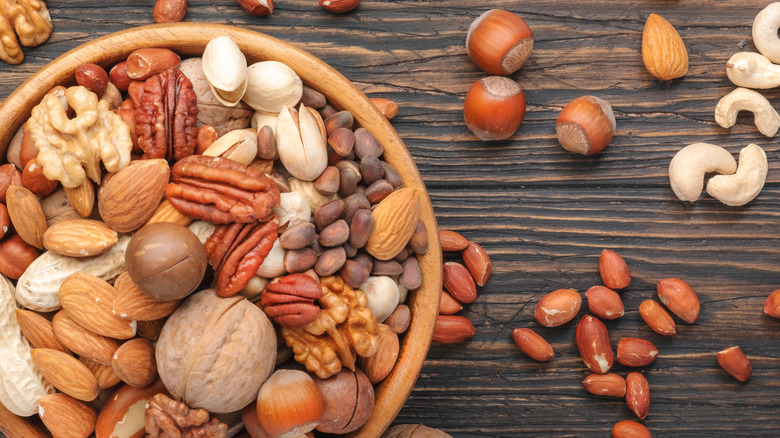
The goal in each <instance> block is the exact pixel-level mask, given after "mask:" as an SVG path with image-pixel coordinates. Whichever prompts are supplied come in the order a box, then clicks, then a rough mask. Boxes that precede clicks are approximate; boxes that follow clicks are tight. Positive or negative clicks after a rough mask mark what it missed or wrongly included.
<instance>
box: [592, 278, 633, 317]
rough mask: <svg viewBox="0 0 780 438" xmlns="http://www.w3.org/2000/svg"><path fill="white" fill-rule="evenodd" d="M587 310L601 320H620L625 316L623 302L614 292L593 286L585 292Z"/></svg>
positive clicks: (606, 288)
mask: <svg viewBox="0 0 780 438" xmlns="http://www.w3.org/2000/svg"><path fill="white" fill-rule="evenodd" d="M585 299H586V300H587V301H588V310H590V312H591V313H592V314H594V315H596V316H598V317H599V318H602V319H615V318H620V317H621V316H623V314H625V308H624V307H623V300H621V299H620V295H619V294H618V293H617V292H615V291H614V290H612V289H610V288H608V287H604V286H593V287H591V288H590V289H588V290H587V291H586V292H585Z"/></svg>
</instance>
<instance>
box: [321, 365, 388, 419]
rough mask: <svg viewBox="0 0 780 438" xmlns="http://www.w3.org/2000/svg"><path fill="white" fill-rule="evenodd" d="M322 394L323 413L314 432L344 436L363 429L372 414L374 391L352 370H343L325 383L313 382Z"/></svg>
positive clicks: (369, 384)
mask: <svg viewBox="0 0 780 438" xmlns="http://www.w3.org/2000/svg"><path fill="white" fill-rule="evenodd" d="M314 381H315V382H317V386H319V388H320V392H321V393H322V400H323V403H324V410H323V413H322V419H321V420H320V424H319V425H318V426H317V430H318V431H320V432H323V433H337V434H345V433H350V432H353V431H355V430H357V429H359V428H360V427H361V426H363V425H364V424H365V423H366V421H368V418H369V417H370V416H371V412H372V411H373V410H374V387H373V386H372V385H371V382H370V381H369V380H368V377H366V375H365V374H364V373H363V372H362V371H360V369H359V368H356V369H355V371H354V372H353V371H350V370H348V369H346V368H343V369H342V370H341V371H340V372H339V373H338V374H336V375H335V376H333V377H330V378H328V379H324V380H323V379H320V378H318V377H315V378H314Z"/></svg>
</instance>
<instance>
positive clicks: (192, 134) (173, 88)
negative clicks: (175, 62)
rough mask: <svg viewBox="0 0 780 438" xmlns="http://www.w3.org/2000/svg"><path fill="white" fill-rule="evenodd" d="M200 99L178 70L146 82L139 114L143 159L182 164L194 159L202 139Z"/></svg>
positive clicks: (175, 69)
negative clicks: (199, 117)
mask: <svg viewBox="0 0 780 438" xmlns="http://www.w3.org/2000/svg"><path fill="white" fill-rule="evenodd" d="M197 103H198V97H197V95H196V94H195V91H194V90H193V88H192V83H191V82H190V80H189V79H187V76H185V75H184V73H182V72H181V70H179V69H178V68H175V67H174V68H169V69H167V70H163V71H162V72H160V73H157V74H156V75H154V76H151V77H150V78H149V79H147V80H146V81H145V82H144V86H143V94H142V95H141V101H140V105H139V106H138V108H137V109H136V111H135V122H136V133H137V135H138V146H139V147H140V148H141V149H142V150H143V151H144V155H143V158H164V159H167V160H168V161H176V160H180V159H182V158H184V157H186V156H189V155H192V153H193V152H194V151H195V146H196V145H197V138H198V127H197V126H196V125H197V123H198V104H197Z"/></svg>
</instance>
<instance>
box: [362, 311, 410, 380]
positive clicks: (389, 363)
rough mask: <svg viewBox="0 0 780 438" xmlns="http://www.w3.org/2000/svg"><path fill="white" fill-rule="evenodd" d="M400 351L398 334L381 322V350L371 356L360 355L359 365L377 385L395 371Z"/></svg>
mask: <svg viewBox="0 0 780 438" xmlns="http://www.w3.org/2000/svg"><path fill="white" fill-rule="evenodd" d="M399 351H400V343H399V342H398V335H397V334H396V333H395V332H394V331H393V329H391V328H390V327H389V326H387V325H385V324H379V351H377V353H376V354H374V355H373V356H369V357H363V356H358V361H357V365H358V366H359V367H360V369H361V370H363V373H364V374H365V375H366V377H368V380H369V381H370V382H371V383H372V384H374V385H376V384H377V383H379V382H381V381H382V380H384V379H385V378H386V377H387V376H389V375H390V373H391V372H392V371H393V368H395V363H396V361H397V360H398V352H399Z"/></svg>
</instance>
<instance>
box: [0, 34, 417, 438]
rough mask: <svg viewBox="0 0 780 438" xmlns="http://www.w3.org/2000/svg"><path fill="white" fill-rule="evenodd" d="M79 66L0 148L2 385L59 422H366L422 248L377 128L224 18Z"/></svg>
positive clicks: (157, 427)
mask: <svg viewBox="0 0 780 438" xmlns="http://www.w3.org/2000/svg"><path fill="white" fill-rule="evenodd" d="M75 79H76V82H77V84H78V85H75V86H71V87H68V88H65V87H56V88H54V89H53V90H51V91H50V92H49V93H48V94H46V95H45V97H44V98H43V100H42V101H41V102H40V104H38V105H37V106H36V107H35V108H34V109H33V111H32V115H31V117H30V119H29V120H28V121H27V122H26V123H25V124H24V126H23V128H22V129H20V131H19V133H18V134H17V135H16V137H15V138H14V140H13V142H12V144H11V145H10V147H9V151H8V159H9V164H5V165H3V166H0V193H1V194H2V195H1V196H0V198H4V199H0V201H3V202H4V203H3V204H0V221H2V222H3V224H4V226H3V228H2V234H4V236H2V240H0V273H2V274H3V275H2V281H0V286H2V287H0V304H1V305H2V307H0V312H2V314H3V319H2V320H3V321H7V322H8V323H7V324H6V325H5V326H4V327H3V330H0V336H2V337H3V342H2V343H0V356H2V357H3V360H2V361H0V369H2V373H0V380H2V385H0V388H2V389H0V402H2V404H3V405H4V406H5V407H6V408H7V409H8V410H10V411H11V412H13V413H15V414H17V415H20V416H30V415H33V414H35V413H37V414H38V415H39V416H40V418H41V419H42V421H43V423H44V424H45V425H46V427H47V428H48V429H49V431H50V432H51V433H52V434H53V435H54V436H55V437H59V436H63V437H64V436H67V437H87V436H89V435H90V434H92V433H93V432H94V433H95V435H96V436H97V437H98V438H100V437H108V436H128V437H129V436H140V435H143V433H144V430H145V433H147V434H148V436H151V437H169V436H170V437H173V436H180V434H181V435H182V436H185V435H186V436H195V435H197V436H214V437H219V436H225V434H226V433H233V432H237V431H238V430H239V429H240V428H241V427H246V429H247V432H248V433H249V434H250V435H251V436H252V437H266V436H272V437H280V436H285V437H290V436H303V435H304V434H308V435H311V433H312V431H313V430H315V429H316V430H317V431H319V432H322V433H335V434H343V433H348V432H351V431H354V430H356V429H358V428H359V427H361V426H362V425H363V424H364V423H365V422H366V421H367V420H368V418H369V416H370V415H371V412H372V408H373V404H374V393H373V385H375V384H377V383H379V382H381V381H382V380H384V379H385V378H386V377H387V376H388V375H389V374H390V372H391V371H392V369H393V367H394V366H395V362H396V359H397V356H398V353H399V348H400V344H399V336H400V335H402V334H403V333H404V332H405V331H406V330H407V328H408V327H409V323H410V321H411V318H412V316H413V315H411V312H410V309H409V307H407V306H406V305H404V304H403V303H404V301H405V299H406V296H407V293H408V291H413V290H415V289H416V288H418V287H419V286H420V285H421V284H422V281H423V278H422V272H421V269H420V265H419V263H418V261H417V257H416V256H417V255H419V254H424V253H425V252H426V251H428V239H427V230H426V227H425V224H424V223H423V222H422V221H421V220H420V203H421V202H422V201H421V199H420V194H419V192H418V191H417V190H416V189H414V188H411V187H404V185H403V181H402V179H401V176H400V174H399V173H398V171H397V170H396V169H395V168H393V166H391V165H389V164H388V163H387V162H385V161H384V160H383V159H382V158H383V152H384V150H383V146H382V145H381V143H379V141H377V139H376V138H375V137H374V136H373V135H372V134H371V133H370V132H369V131H367V130H366V129H364V128H362V127H360V126H356V124H355V120H354V117H353V115H352V114H351V113H349V112H347V111H338V110H336V109H335V108H333V107H332V106H331V105H329V104H328V102H327V99H326V98H325V96H324V95H322V94H321V93H319V92H318V91H316V90H314V89H312V88H309V87H307V86H306V85H304V84H303V83H302V81H301V79H300V78H299V77H298V75H297V74H296V73H295V72H294V71H293V70H292V69H290V68H289V67H288V66H286V65H285V64H283V63H280V62H276V61H263V62H258V63H255V64H252V65H247V61H246V58H245V56H244V55H243V53H241V51H240V50H239V48H238V46H237V45H236V44H235V43H234V42H233V41H232V40H231V39H230V38H229V37H227V36H221V37H217V38H215V39H213V40H211V42H210V43H209V44H208V45H207V46H206V48H205V50H204V52H203V55H202V57H199V58H189V59H184V60H181V59H180V57H179V55H178V54H176V53H175V52H173V51H171V50H169V49H166V48H143V49H138V50H136V51H134V52H133V53H131V54H130V55H129V56H128V58H127V60H125V61H122V62H120V63H118V64H116V65H114V66H112V68H111V69H110V71H109V72H106V71H105V70H104V69H103V68H102V67H100V66H98V65H94V64H85V65H81V66H79V67H78V68H77V70H76V72H75ZM125 96H127V97H126V98H125ZM376 102H377V103H378V104H380V105H381V107H382V108H383V110H384V111H385V114H386V115H388V116H392V115H393V113H394V112H395V111H397V108H394V107H393V104H392V102H389V101H386V100H377V101H376ZM250 125H251V126H250ZM18 169H23V170H22V171H21V172H20V171H19V170H18ZM11 280H15V284H14V283H12V281H11ZM17 306H21V308H17ZM22 335H23V336H22ZM291 359H294V360H291ZM242 423H243V426H242ZM229 429H230V430H229Z"/></svg>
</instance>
